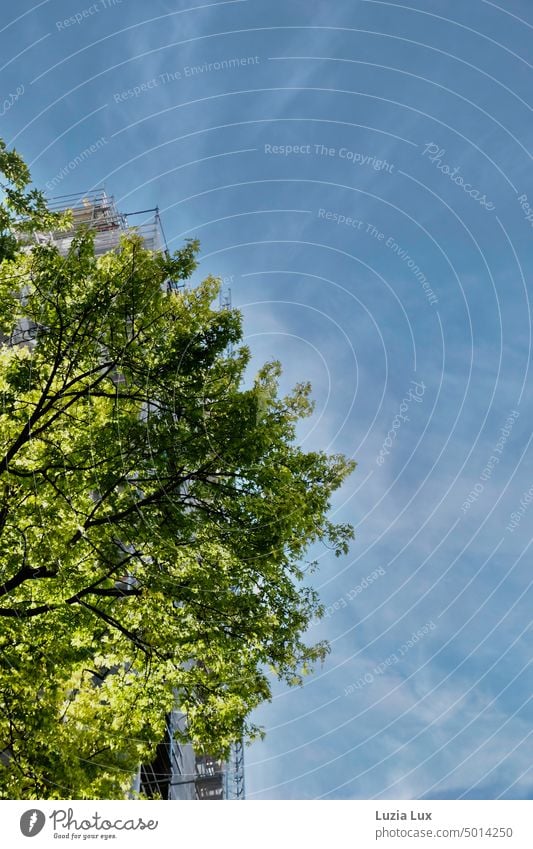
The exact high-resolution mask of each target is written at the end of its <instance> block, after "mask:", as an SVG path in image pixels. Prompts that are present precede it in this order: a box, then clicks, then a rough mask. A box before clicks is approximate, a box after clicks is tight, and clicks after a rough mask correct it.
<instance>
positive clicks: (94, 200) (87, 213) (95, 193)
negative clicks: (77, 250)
mask: <svg viewBox="0 0 533 849" xmlns="http://www.w3.org/2000/svg"><path fill="white" fill-rule="evenodd" d="M48 207H49V209H50V210H51V211H53V212H62V211H66V210H70V212H71V215H72V225H71V227H70V228H69V229H68V230H55V231H52V232H50V231H48V232H39V233H35V234H34V239H35V241H36V242H37V243H39V244H46V243H47V242H50V241H52V242H53V243H54V244H55V245H56V247H57V248H58V249H59V252H60V253H61V254H63V255H64V254H66V253H67V252H68V250H69V248H70V246H71V244H72V240H73V238H74V236H75V235H76V233H77V232H78V231H79V230H80V229H82V228H83V227H87V228H89V229H90V230H92V231H93V232H94V234H95V236H94V252H95V254H96V255H97V256H100V255H101V254H104V253H107V251H112V250H116V249H117V248H118V246H119V244H120V239H121V237H122V236H123V235H125V234H126V233H136V234H137V235H139V236H140V237H141V239H142V240H143V244H144V247H145V248H147V249H148V250H151V251H165V252H167V253H168V251H167V248H166V243H165V237H164V234H163V229H162V226H161V219H160V216H159V209H158V208H157V207H155V208H154V209H144V210H141V211H139V212H119V211H118V208H117V205H116V203H115V199H114V197H113V196H112V195H108V194H107V192H106V191H105V190H104V189H94V190H92V191H89V192H78V193H76V194H71V195H61V196H60V197H56V198H53V199H52V200H50V201H49V203H48ZM137 215H149V216H150V217H149V218H148V219H147V220H145V221H142V222H141V223H140V224H131V223H130V222H129V218H130V217H133V216H137Z"/></svg>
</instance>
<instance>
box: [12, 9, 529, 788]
mask: <svg viewBox="0 0 533 849" xmlns="http://www.w3.org/2000/svg"><path fill="white" fill-rule="evenodd" d="M532 12H533V9H532V8H531V3H529V2H527V0H508V2H506V3H505V4H504V3H503V2H502V0H500V3H495V2H489V0H471V2H469V3H449V2H445V0H425V2H421V0H413V5H408V4H405V5H404V4H401V3H397V2H378V0H361V2H359V0H346V2H336V3H334V4H326V3H325V2H324V3H315V4H313V3H309V2H305V3H304V2H302V0H291V2H290V3H286V2H281V0H233V1H232V2H218V3H207V2H205V3H200V2H196V3H193V2H187V0H176V2H173V3H171V2H168V0H167V2H165V0H154V2H152V3H151V4H150V5H147V4H146V3H142V2H140V0H122V2H118V0H115V2H113V0H97V2H96V3H93V4H92V5H91V4H90V3H89V2H87V0H79V2H78V0H75V2H74V0H72V2H67V0H44V2H40V3H33V2H28V0H20V2H19V4H18V5H17V7H16V9H15V7H13V9H12V10H10V11H9V12H5V13H4V16H3V17H4V22H3V24H2V26H1V27H0V39H1V46H2V49H1V53H0V55H1V56H2V57H3V59H2V67H1V68H0V71H1V77H2V92H3V95H4V96H5V98H6V101H5V102H4V105H3V107H2V109H1V110H0V111H1V113H2V131H1V132H2V136H3V137H4V138H5V139H6V140H7V141H8V143H11V144H14V145H15V146H16V147H17V148H18V149H19V150H20V151H21V152H22V154H23V155H24V157H25V158H26V160H27V161H28V162H29V163H30V165H31V169H32V174H33V177H34V181H35V182H36V184H37V185H39V186H40V187H43V188H46V185H47V183H48V185H49V187H51V191H50V194H52V195H54V194H66V193H69V192H77V191H85V190H86V189H89V188H93V187H99V186H102V185H104V186H105V187H106V189H107V190H108V191H109V192H110V193H112V194H114V195H115V198H116V199H117V202H118V203H119V206H120V207H121V208H122V209H123V210H124V211H135V210H140V209H145V208H148V207H153V206H155V205H158V206H159V207H160V210H161V215H162V218H163V223H164V228H165V231H166V235H167V238H168V241H169V243H170V246H171V247H178V246H179V245H180V243H181V242H182V240H183V239H184V238H186V237H188V236H198V237H199V238H200V239H201V242H202V262H201V266H200V269H199V272H200V273H201V274H202V275H205V274H207V273H213V274H216V275H219V276H222V277H226V278H228V280H229V282H230V285H231V291H232V299H233V304H234V305H235V306H237V307H239V308H240V309H241V310H242V312H243V315H244V320H245V331H246V336H247V342H248V344H249V345H250V346H251V349H252V351H253V354H254V362H255V363H256V364H257V366H259V365H260V364H261V362H263V361H264V360H266V359H271V358H274V357H275V358H279V359H281V360H282V362H283V364H284V369H285V374H284V384H286V385H287V386H289V385H291V384H293V383H295V382H296V381H299V380H307V379H310V380H311V381H312V383H313V387H314V396H315V398H316V402H317V403H316V411H315V413H314V416H313V418H312V419H310V420H308V421H307V422H306V423H305V427H304V428H302V430H301V433H300V438H301V440H302V441H303V443H304V445H306V446H309V447H310V448H311V447H312V448H316V447H327V448H328V450H331V451H343V452H345V453H346V454H348V455H349V456H353V457H355V459H356V460H357V461H358V467H357V470H356V472H355V474H354V475H353V476H352V478H351V479H350V480H349V481H348V482H347V484H346V485H345V487H344V488H343V490H342V492H340V493H338V494H337V495H336V497H335V501H334V505H333V515H334V517H335V518H336V519H338V520H343V521H351V522H353V523H354V524H355V525H356V526H357V537H356V540H355V541H354V544H353V546H352V549H351V552H350V555H349V556H348V557H345V558H342V559H339V560H337V559H335V558H334V557H332V556H331V554H330V552H328V551H325V550H316V551H314V552H312V553H313V555H315V556H316V557H317V558H318V559H319V561H320V567H321V568H320V571H319V572H318V574H316V575H315V576H314V577H313V581H314V583H315V585H316V586H317V587H319V588H320V591H321V594H322V597H323V600H324V603H325V604H326V605H328V614H329V615H328V616H327V617H326V618H325V619H324V620H323V621H322V622H321V623H319V624H316V625H315V626H314V627H313V629H312V631H311V633H310V636H313V637H315V636H316V637H317V638H327V639H329V640H330V642H331V646H332V651H331V655H330V656H329V658H328V660H327V662H326V664H325V665H324V667H323V668H322V669H320V670H317V673H316V674H315V675H314V676H313V677H312V678H310V679H309V681H308V682H307V683H306V684H305V686H304V688H303V689H299V688H298V689H294V690H289V691H287V690H286V689H284V688H281V687H278V686H276V687H275V688H274V699H273V701H272V703H271V704H269V705H266V706H265V707H264V708H263V709H262V710H261V711H259V712H258V715H257V717H256V718H257V720H258V721H259V722H261V723H262V724H264V726H265V728H266V731H267V736H266V739H265V741H264V742H262V743H258V744H255V745H254V746H252V747H251V748H250V749H248V750H247V753H246V758H247V776H246V778H247V791H248V796H249V797H250V798H262V799H272V798H281V799H297V798H330V799H345V798H390V799H393V798H420V797H428V798H489V799H492V798H510V799H513V798H531V797H532V796H533V771H532V767H531V763H532V758H531V752H532V745H531V733H532V731H531V725H532V723H531V720H532V704H531V701H530V699H531V694H532V686H531V684H532V675H531V668H530V665H529V664H530V662H531V661H530V658H531V635H530V631H529V625H530V621H531V615H530V612H531V601H532V593H531V577H530V576H531V566H530V563H531V550H530V548H531V541H532V537H531V527H532V519H533V498H532V496H533V488H532V487H533V465H532V463H531V455H532V449H531V436H532V431H531V420H532V415H531V414H532V409H531V407H532V401H531V383H532V380H531V374H530V369H529V365H530V348H531V307H530V301H529V298H530V281H531V271H532V266H533V252H532V235H533V234H532V226H533V183H532V179H531V173H532V172H531V154H530V152H529V151H531V150H532V149H533V145H532V141H533V139H532V136H533V123H532V121H531V112H532V105H531V102H530V101H531V79H532V74H531V72H532V67H533V64H532V63H533V53H532V51H531V39H532V35H533V33H532V30H533V15H532ZM236 60H238V61H236ZM10 94H11V95H13V97H9V95H10ZM91 145H94V146H95V150H94V152H93V153H91V154H90V155H85V156H84V157H83V161H82V163H81V164H80V165H78V166H77V167H71V166H70V165H69V163H71V162H72V161H73V160H74V159H75V157H76V156H80V154H82V152H83V151H85V150H87V148H89V147H90V146H91ZM528 204H529V205H530V206H531V209H530V208H529V207H528ZM528 215H530V216H531V220H528ZM502 429H503V430H502ZM530 490H531V494H528V493H529V491H530ZM469 494H470V498H469Z"/></svg>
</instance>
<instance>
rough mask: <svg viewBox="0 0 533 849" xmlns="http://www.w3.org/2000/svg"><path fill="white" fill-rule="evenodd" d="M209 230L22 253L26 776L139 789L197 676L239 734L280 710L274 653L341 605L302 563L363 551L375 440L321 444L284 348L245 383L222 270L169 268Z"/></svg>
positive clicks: (204, 729) (196, 726) (3, 533)
mask: <svg viewBox="0 0 533 849" xmlns="http://www.w3.org/2000/svg"><path fill="white" fill-rule="evenodd" d="M0 165H2V161H1V160H0ZM3 167H4V170H5V165H4V166H3ZM17 211H20V210H17ZM9 214H10V213H9V211H8V213H7V214H6V218H5V219H4V221H5V222H6V223H8V222H9ZM35 223H38V222H36V221H35V220H34V221H33V225H35ZM47 223H48V222H47ZM41 229H44V227H43V225H42V224H41ZM197 251H198V243H197V242H196V241H189V242H187V243H186V244H185V245H184V247H183V248H182V249H181V250H180V251H178V252H177V253H176V254H175V255H174V256H173V257H172V258H168V257H165V256H164V255H162V254H157V253H151V252H149V251H147V250H145V249H144V248H143V246H142V243H141V241H140V239H139V238H138V237H135V236H131V235H130V236H124V237H123V239H122V242H121V246H120V249H119V250H117V251H115V252H112V253H109V254H106V255H104V256H101V257H95V254H94V244H93V235H92V234H91V233H90V232H84V233H81V234H80V235H78V236H77V237H76V238H75V239H74V241H73V243H72V246H71V248H70V250H69V253H68V255H67V256H61V255H60V254H59V252H58V250H57V249H56V248H55V247H54V246H53V245H49V244H47V245H39V246H35V247H34V248H33V250H32V251H31V252H28V251H25V250H22V249H20V247H18V246H17V245H15V247H14V248H13V246H12V249H11V250H10V251H9V252H8V254H7V256H5V257H4V261H3V262H2V263H1V264H0V304H1V306H0V331H1V332H2V334H3V339H4V343H3V344H2V346H1V347H0V398H1V407H0V622H1V630H0V634H1V636H0V795H1V796H3V797H4V798H120V797H123V796H124V795H125V794H126V793H127V791H128V789H129V788H130V786H131V779H132V774H133V773H134V772H135V770H136V767H137V765H138V763H139V762H140V761H141V760H147V759H149V758H150V756H151V754H153V751H154V748H155V746H156V744H157V743H158V742H159V741H160V740H161V738H162V736H163V731H164V720H165V713H166V712H167V711H168V710H170V709H171V707H172V706H173V704H175V699H176V694H178V703H179V706H180V708H181V709H182V710H183V711H184V712H185V713H186V715H187V718H188V732H187V734H188V738H189V739H190V740H191V741H192V742H193V744H194V745H195V747H196V748H197V749H198V750H199V751H205V752H210V753H211V754H214V755H221V756H223V755H224V754H225V753H226V752H227V750H228V747H229V745H230V743H231V742H232V741H233V740H234V739H236V738H238V737H239V736H240V735H241V733H242V732H243V729H244V736H245V737H247V738H253V737H254V736H256V735H257V734H260V733H261V732H260V729H258V728H256V727H254V725H253V724H251V723H250V722H249V720H248V717H249V715H250V712H251V711H252V710H253V709H254V708H255V707H257V706H258V705H259V704H261V703H262V702H263V701H264V700H267V699H268V698H269V697H270V684H269V676H270V675H271V674H274V675H275V676H277V677H278V678H280V679H283V680H285V681H287V682H288V683H289V684H295V683H298V682H300V681H301V680H302V676H303V675H304V674H305V673H307V672H308V671H309V670H310V669H311V667H312V666H313V664H314V663H315V662H316V661H318V660H321V659H323V658H324V656H325V654H326V652H327V645H326V644H324V643H318V644H315V645H307V644H306V642H305V631H306V628H307V627H308V625H309V623H310V620H311V619H312V618H313V617H315V616H317V615H320V614H321V606H320V603H319V599H318V597H317V595H316V592H315V591H314V590H313V589H310V588H309V587H306V586H305V585H304V584H303V583H302V579H303V577H304V576H303V572H302V565H301V564H302V558H303V556H304V554H305V552H306V550H307V548H308V546H309V545H310V544H312V543H316V542H320V541H322V542H324V543H326V544H328V545H330V546H333V548H334V549H335V551H336V553H337V554H341V553H343V552H346V551H347V545H348V540H349V539H350V537H351V536H352V529H351V527H350V526H348V525H338V524H337V525H334V524H332V523H331V522H330V521H329V519H328V510H329V507H330V499H331V495H332V493H333V492H334V491H335V490H336V489H337V488H338V487H339V486H340V485H341V484H342V482H343V480H344V478H345V477H346V475H347V474H348V473H349V472H350V471H351V469H352V468H353V463H351V462H350V461H348V460H346V459H345V458H344V457H343V456H340V455H335V456H328V455H326V454H325V453H322V452H319V451H315V452H304V451H303V450H301V448H300V447H298V445H297V442H296V438H295V427H296V425H297V422H298V421H299V420H300V419H301V418H302V417H304V416H306V415H308V414H309V413H310V411H311V409H312V405H311V402H310V400H309V393H310V388H309V386H308V385H307V384H301V385H298V386H297V387H296V388H295V390H294V391H293V392H292V393H291V394H290V395H288V396H287V397H280V396H279V391H278V383H279V376H280V366H279V363H277V362H274V363H268V364H267V365H265V366H264V367H263V368H262V369H261V370H260V371H259V373H258V375H257V377H256V379H255V382H254V383H253V385H251V386H249V388H245V387H246V384H245V381H244V377H245V370H246V368H247V366H248V363H249V360H250V353H249V351H248V350H247V348H246V347H243V346H240V347H238V346H239V343H240V341H241V338H242V328H241V316H240V314H239V313H238V312H237V311H236V310H218V309H216V308H214V307H213V303H214V302H216V296H217V292H218V288H219V283H218V281H217V280H216V279H214V278H207V279H206V280H204V281H203V282H202V283H200V284H199V285H198V286H197V287H196V288H193V289H190V290H187V289H181V290H179V289H177V287H172V286H168V285H167V282H168V281H169V280H172V281H177V280H184V279H187V278H188V277H190V275H191V273H192V272H193V270H194V268H195V266H196V259H195V257H196V255H197ZM230 352H231V353H230Z"/></svg>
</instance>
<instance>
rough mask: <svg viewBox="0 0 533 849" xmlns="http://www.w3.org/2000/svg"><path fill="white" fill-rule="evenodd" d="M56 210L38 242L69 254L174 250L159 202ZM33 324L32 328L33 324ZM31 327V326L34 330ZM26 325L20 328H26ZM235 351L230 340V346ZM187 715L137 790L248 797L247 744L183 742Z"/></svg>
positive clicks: (71, 201)
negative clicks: (211, 751) (90, 248)
mask: <svg viewBox="0 0 533 849" xmlns="http://www.w3.org/2000/svg"><path fill="white" fill-rule="evenodd" d="M48 208H49V209H50V210H51V211H54V212H62V211H66V210H70V212H71V215H72V224H71V226H70V228H69V229H68V230H56V231H48V232H38V233H33V234H32V235H33V240H34V242H36V243H37V244H48V243H53V244H54V245H55V246H56V247H57V248H58V250H59V252H60V253H61V254H62V255H66V254H67V253H68V251H69V248H70V246H71V244H72V241H73V239H74V238H75V236H76V234H77V233H78V232H79V231H80V230H82V229H83V228H88V229H90V230H91V231H93V233H94V252H95V255H97V256H100V255H102V254H105V253H107V252H108V251H114V250H117V249H118V248H119V246H120V239H121V237H122V236H123V235H126V234H128V233H135V234H137V235H139V236H140V237H141V239H142V242H143V245H144V247H145V248H146V249H147V250H151V251H161V252H164V253H165V254H166V256H169V252H168V247H167V242H166V239H165V234H164V231H163V227H162V223H161V218H160V215H159V208H158V207H155V208H154V209H143V210H139V211H138V212H129V213H124V212H119V210H118V208H117V205H116V203H115V199H114V197H113V196H112V195H108V194H107V193H106V191H105V190H104V189H95V190H91V191H88V192H80V193H76V194H70V195H62V196H59V197H55V198H53V199H52V200H50V201H49V202H48ZM137 216H149V218H148V219H146V220H142V221H141V223H139V224H132V223H130V220H129V219H130V218H134V217H137ZM182 285H184V284H182V283H177V282H175V281H167V286H168V288H169V289H170V288H172V289H176V288H181V287H182ZM219 308H220V310H231V308H232V302H231V289H230V288H229V286H226V287H222V288H221V290H220V300H219ZM30 330H31V328H30ZM30 330H28V331H27V332H28V333H29V334H30V335H31V333H30ZM23 331H24V328H22V329H21V333H22V332H23ZM228 352H229V353H230V354H231V352H232V349H231V346H230V347H229V349H228ZM184 723H185V726H186V718H185V716H184V714H182V713H181V712H180V711H178V710H173V711H171V712H170V713H169V714H168V715H167V717H166V729H165V734H164V738H163V739H162V740H161V742H160V743H159V745H158V746H157V750H156V753H155V755H154V758H153V760H152V761H151V762H150V763H147V764H142V765H140V767H139V770H138V774H137V777H136V779H135V781H134V785H133V788H132V790H133V791H135V792H142V793H143V794H145V795H146V796H148V798H162V799H213V800H217V799H239V800H242V799H244V798H245V783H244V746H243V742H242V740H238V741H237V742H235V743H233V744H232V746H231V751H230V755H229V758H228V760H227V761H220V760H217V759H216V758H213V757H211V756H209V755H203V756H200V755H197V754H196V753H195V752H194V749H193V747H192V745H191V744H190V743H183V742H178V740H177V739H176V731H178V730H180V731H183V727H184Z"/></svg>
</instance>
